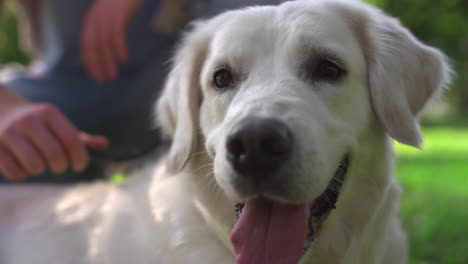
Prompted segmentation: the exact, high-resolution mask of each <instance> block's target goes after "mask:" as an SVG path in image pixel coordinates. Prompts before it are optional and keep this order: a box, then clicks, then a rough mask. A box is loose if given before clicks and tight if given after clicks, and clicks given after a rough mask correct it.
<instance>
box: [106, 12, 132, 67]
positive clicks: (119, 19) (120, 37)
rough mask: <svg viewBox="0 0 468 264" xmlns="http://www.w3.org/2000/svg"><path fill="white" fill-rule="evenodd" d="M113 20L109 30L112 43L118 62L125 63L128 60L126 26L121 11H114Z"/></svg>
mask: <svg viewBox="0 0 468 264" xmlns="http://www.w3.org/2000/svg"><path fill="white" fill-rule="evenodd" d="M113 21H114V23H112V25H111V26H112V28H111V30H110V31H111V34H112V43H113V45H114V49H115V53H116V55H117V58H118V59H119V62H120V63H125V62H127V60H128V45H127V26H126V24H125V17H124V15H123V14H122V12H120V13H114V14H113Z"/></svg>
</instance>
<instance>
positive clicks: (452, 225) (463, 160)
mask: <svg viewBox="0 0 468 264" xmlns="http://www.w3.org/2000/svg"><path fill="white" fill-rule="evenodd" d="M424 135H425V144H424V150H423V151H419V150H417V149H411V148H409V147H405V146H402V145H397V151H398V153H399V157H400V158H399V161H398V170H397V173H398V176H399V178H400V180H401V183H402V186H403V188H404V194H403V199H402V215H403V219H404V226H405V229H406V231H407V232H408V234H409V239H410V243H411V262H410V263H411V264H416V263H418V264H423V263H424V264H432V263H437V264H450V263H460V264H462V263H468V128H427V129H425V131H424Z"/></svg>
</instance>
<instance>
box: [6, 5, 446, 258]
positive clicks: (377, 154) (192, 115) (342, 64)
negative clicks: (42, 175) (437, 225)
mask: <svg viewBox="0 0 468 264" xmlns="http://www.w3.org/2000/svg"><path fill="white" fill-rule="evenodd" d="M449 79H450V68H449V66H448V65H447V63H446V60H445V57H444V55H443V54H442V53H441V52H440V51H438V50H437V49H434V48H430V47H428V46H425V45H424V44H422V43H421V42H419V41H418V40H416V39H415V38H414V37H413V36H412V35H411V34H410V33H409V32H408V30H406V29H405V28H403V27H402V26H401V25H400V23H399V22H398V21H397V20H396V19H394V18H391V17H389V16H387V15H385V14H383V13H382V12H380V11H379V10H377V9H376V8H374V7H371V6H369V5H367V4H364V3H361V2H357V1H350V0H347V1H345V0H342V1H340V0H309V1H307V0H303V1H293V2H286V3H284V4H282V5H280V6H276V7H274V6H265V7H252V8H247V9H244V10H238V11H229V12H227V13H224V14H222V15H219V16H217V17H215V18H213V19H211V20H208V21H204V22H199V23H196V24H195V25H194V28H193V30H192V31H191V32H190V33H189V34H188V35H186V37H185V39H184V41H183V42H182V44H181V46H180V48H179V50H178V52H177V54H176V56H175V59H174V65H173V69H172V72H171V73H170V76H169V78H168V81H167V85H166V86H167V87H166V88H165V90H164V92H163V94H162V96H161V98H160V100H159V103H158V107H157V111H158V113H157V116H158V117H159V118H160V123H161V126H162V128H163V129H164V130H165V131H166V132H167V133H168V134H169V135H170V136H171V137H172V138H173V143H172V145H171V148H170V150H169V153H168V155H167V156H166V157H165V158H164V159H163V161H161V162H160V163H159V164H158V165H157V166H156V167H154V166H153V167H152V168H151V169H146V170H145V171H143V172H140V174H141V175H137V176H135V177H133V178H132V179H130V180H129V181H128V182H127V183H126V184H123V185H120V186H114V185H112V184H108V183H97V184H90V185H80V186H70V187H54V186H48V187H47V186H46V187H44V186H42V187H39V186H6V187H1V188H0V263H1V264H30V263H34V264H64V263H67V264H82V263H93V264H98V263H106V264H107V263H112V264H120V263H126V264H127V263H138V264H144V263H148V264H150V263H151V264H156V263H161V264H179V263H196V264H198V263H200V264H202V263H203V264H220V263H226V264H227V263H240V264H263V263H269V264H295V263H303V264H306V263H326V264H333V263H345V264H376V263H379V264H380V263H387V264H395V263H405V262H406V258H407V249H406V248H407V245H406V240H405V235H404V234H403V232H402V230H401V227H400V221H399V217H398V208H399V200H398V197H399V193H400V189H399V186H398V183H397V182H396V180H395V179H394V177H393V176H392V173H391V171H392V169H393V151H392V138H393V139H395V140H397V141H400V142H402V143H405V144H408V145H412V146H416V147H419V146H420V145H421V143H422V139H421V135H420V129H419V125H418V122H417V119H416V116H417V114H418V113H419V112H420V111H421V110H422V108H423V107H424V105H425V104H426V103H427V102H428V100H429V99H430V98H431V97H433V96H436V95H437V94H438V93H439V91H440V90H441V89H442V88H443V87H445V86H446V85H447V84H448V82H449ZM236 204H237V205H236ZM335 207H336V209H334V208H335ZM236 209H237V214H238V215H237V216H236ZM237 218H238V219H237Z"/></svg>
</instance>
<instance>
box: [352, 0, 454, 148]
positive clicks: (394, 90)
mask: <svg viewBox="0 0 468 264" xmlns="http://www.w3.org/2000/svg"><path fill="white" fill-rule="evenodd" d="M363 5H364V4H363ZM364 10H365V11H364ZM347 11H348V12H347V18H348V19H350V22H351V25H352V27H353V28H354V30H355V32H356V33H357V37H358V39H359V41H360V42H361V43H360V44H361V47H362V49H363V52H364V55H365V57H366V62H367V71H368V82H369V89H370V95H371V101H372V105H373V108H374V111H375V113H376V115H377V117H378V119H379V120H380V122H381V124H382V125H383V126H384V127H385V129H386V130H387V132H388V133H389V134H390V136H392V137H393V138H394V139H395V140H397V141H399V142H401V143H404V144H407V145H411V146H414V147H420V146H421V144H422V136H421V131H420V127H419V122H418V120H417V116H418V114H419V113H420V112H421V110H422V109H423V108H424V106H425V105H426V103H427V102H428V101H429V100H430V99H431V98H433V97H436V96H437V95H439V94H440V92H441V90H443V88H444V87H446V86H447V85H448V84H449V82H450V79H451V73H452V70H451V68H450V66H449V64H448V63H447V58H446V56H445V55H444V54H443V53H442V52H440V51H439V50H437V49H435V48H431V47H429V46H426V45H424V44H423V43H421V42H420V41H418V40H417V39H416V38H415V37H414V36H413V35H412V34H411V33H410V32H409V31H408V30H407V29H406V28H404V27H403V26H402V25H401V24H400V22H399V21H398V20H397V19H395V18H392V17H389V16H387V15H385V14H384V13H383V12H381V11H379V10H377V9H376V8H373V7H369V6H367V7H366V6H364V7H363V8H361V9H355V10H347Z"/></svg>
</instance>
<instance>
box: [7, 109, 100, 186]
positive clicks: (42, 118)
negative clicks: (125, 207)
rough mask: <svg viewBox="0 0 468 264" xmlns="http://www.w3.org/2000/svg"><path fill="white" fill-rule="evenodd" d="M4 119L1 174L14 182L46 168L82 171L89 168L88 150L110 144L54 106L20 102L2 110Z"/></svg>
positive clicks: (59, 171)
mask: <svg viewBox="0 0 468 264" xmlns="http://www.w3.org/2000/svg"><path fill="white" fill-rule="evenodd" d="M0 116H2V119H0V173H2V174H3V175H4V176H5V178H7V179H9V180H11V181H21V180H25V179H26V178H28V177H29V176H32V175H38V174H41V173H43V172H44V171H45V170H46V169H50V170H51V171H52V172H54V173H57V174H61V173H64V172H65V171H66V170H67V169H69V168H71V169H72V170H73V171H75V172H80V171H82V170H84V169H85V168H86V167H87V166H88V163H89V154H88V149H91V150H95V151H102V150H104V149H106V148H107V145H108V142H107V139H106V138H105V137H102V136H92V135H89V134H86V133H84V132H80V131H78V130H77V129H76V128H75V127H74V126H73V125H72V124H71V123H70V121H68V120H67V119H66V117H65V116H64V115H63V114H62V113H61V112H60V111H59V110H58V109H57V108H56V107H54V106H52V105H50V104H37V103H30V102H21V103H16V104H14V105H10V106H9V107H6V108H5V107H1V108H0Z"/></svg>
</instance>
